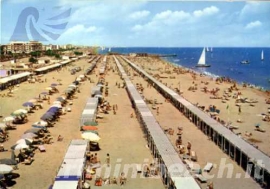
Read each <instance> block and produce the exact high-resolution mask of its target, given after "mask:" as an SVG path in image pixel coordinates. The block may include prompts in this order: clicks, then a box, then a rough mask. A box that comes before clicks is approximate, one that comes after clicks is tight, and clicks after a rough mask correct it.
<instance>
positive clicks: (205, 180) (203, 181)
mask: <svg viewBox="0 0 270 189" xmlns="http://www.w3.org/2000/svg"><path fill="white" fill-rule="evenodd" d="M195 177H196V178H197V179H198V180H199V181H200V182H201V183H206V182H207V179H206V178H205V177H204V176H202V175H201V174H195Z"/></svg>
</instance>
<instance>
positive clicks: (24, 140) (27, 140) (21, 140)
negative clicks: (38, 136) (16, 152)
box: [16, 138, 33, 145]
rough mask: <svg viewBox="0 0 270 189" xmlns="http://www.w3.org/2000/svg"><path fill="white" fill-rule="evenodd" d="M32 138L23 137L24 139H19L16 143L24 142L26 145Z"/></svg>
mask: <svg viewBox="0 0 270 189" xmlns="http://www.w3.org/2000/svg"><path fill="white" fill-rule="evenodd" d="M32 142H33V140H32V139H29V138H25V139H23V138H22V139H19V140H18V141H17V142H16V144H26V145H30V144H32Z"/></svg>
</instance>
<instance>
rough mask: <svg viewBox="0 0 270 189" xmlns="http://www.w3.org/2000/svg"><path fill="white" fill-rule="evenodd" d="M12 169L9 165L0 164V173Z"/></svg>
mask: <svg viewBox="0 0 270 189" xmlns="http://www.w3.org/2000/svg"><path fill="white" fill-rule="evenodd" d="M12 171H13V168H12V167H11V166H9V165H5V164H0V174H2V175H4V174H8V173H11V172H12Z"/></svg>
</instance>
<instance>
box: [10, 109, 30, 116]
mask: <svg viewBox="0 0 270 189" xmlns="http://www.w3.org/2000/svg"><path fill="white" fill-rule="evenodd" d="M23 114H27V110H24V109H18V110H15V111H14V112H13V113H11V115H12V116H20V115H23Z"/></svg>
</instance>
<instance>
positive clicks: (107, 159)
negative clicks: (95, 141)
mask: <svg viewBox="0 0 270 189" xmlns="http://www.w3.org/2000/svg"><path fill="white" fill-rule="evenodd" d="M110 161H111V159H110V154H107V157H106V163H107V166H108V167H110Z"/></svg>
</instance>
